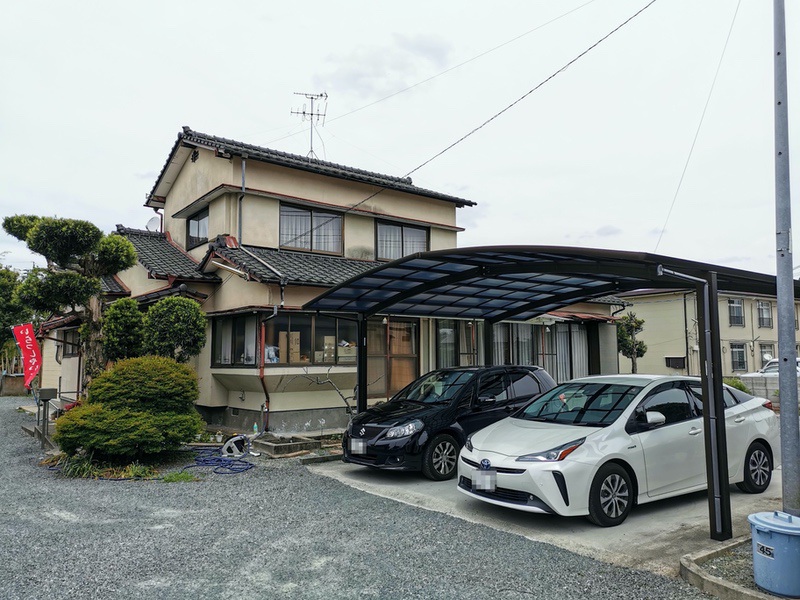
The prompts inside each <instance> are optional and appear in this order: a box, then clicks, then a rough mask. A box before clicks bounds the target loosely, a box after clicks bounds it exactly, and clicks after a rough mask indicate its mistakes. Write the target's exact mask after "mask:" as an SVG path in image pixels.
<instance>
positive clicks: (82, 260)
mask: <svg viewBox="0 0 800 600" xmlns="http://www.w3.org/2000/svg"><path fill="white" fill-rule="evenodd" d="M3 229H4V230H5V231H6V232H7V233H8V234H10V235H12V236H14V237H15V238H17V239H18V240H21V241H24V242H25V243H26V244H27V246H28V249H29V250H31V251H32V252H35V253H36V254H41V255H42V256H44V258H45V259H46V260H47V267H46V268H44V269H38V268H37V269H33V270H32V271H31V272H30V273H29V275H28V277H27V278H26V279H25V280H24V281H23V282H22V283H21V284H20V285H19V286H18V287H17V291H16V294H17V297H18V299H19V300H20V301H21V302H22V303H23V304H25V305H27V306H29V307H30V308H32V309H34V310H41V311H47V312H53V313H58V314H61V315H62V316H68V315H70V314H78V315H80V316H81V318H82V321H83V326H82V328H81V342H82V345H83V350H84V352H83V356H84V358H85V363H84V364H85V373H84V378H85V383H88V382H89V381H90V380H91V378H92V377H94V376H96V375H97V374H99V373H100V372H102V370H103V367H104V365H105V360H104V356H103V346H102V342H101V330H100V323H101V302H100V291H101V288H100V277H102V276H104V275H113V274H115V273H118V272H120V271H122V270H124V269H127V268H129V267H131V266H133V265H134V264H135V263H136V250H135V249H134V247H133V244H131V243H130V241H128V240H127V239H125V238H124V237H121V236H119V235H116V234H112V235H104V234H103V232H102V231H100V230H99V229H98V228H97V227H96V226H95V225H93V224H92V223H89V222H88V221H81V220H76V219H58V218H51V217H38V216H33V215H15V216H11V217H6V218H4V219H3Z"/></svg>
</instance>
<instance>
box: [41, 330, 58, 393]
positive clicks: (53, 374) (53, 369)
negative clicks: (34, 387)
mask: <svg viewBox="0 0 800 600" xmlns="http://www.w3.org/2000/svg"><path fill="white" fill-rule="evenodd" d="M48 335H55V332H53V333H50V334H48ZM41 350H42V369H41V371H39V381H40V383H39V387H43V388H56V389H58V380H59V378H60V377H61V365H59V364H58V363H57V362H56V342H55V341H53V340H48V339H45V340H42V345H41Z"/></svg>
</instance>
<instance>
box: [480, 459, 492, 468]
mask: <svg viewBox="0 0 800 600" xmlns="http://www.w3.org/2000/svg"><path fill="white" fill-rule="evenodd" d="M491 468H492V463H490V462H489V459H488V458H484V459H483V460H482V461H481V469H483V470H484V471H488V470H489V469H491Z"/></svg>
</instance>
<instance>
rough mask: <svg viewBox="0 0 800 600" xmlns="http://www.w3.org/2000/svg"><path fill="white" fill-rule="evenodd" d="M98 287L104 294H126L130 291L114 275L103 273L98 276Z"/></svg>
mask: <svg viewBox="0 0 800 600" xmlns="http://www.w3.org/2000/svg"><path fill="white" fill-rule="evenodd" d="M100 289H101V290H102V294H103V295H104V296H127V295H129V294H130V293H131V291H130V290H129V289H128V288H126V287H125V286H124V285H123V283H122V282H121V281H120V280H119V279H118V278H117V276H116V275H103V276H102V277H101V278H100Z"/></svg>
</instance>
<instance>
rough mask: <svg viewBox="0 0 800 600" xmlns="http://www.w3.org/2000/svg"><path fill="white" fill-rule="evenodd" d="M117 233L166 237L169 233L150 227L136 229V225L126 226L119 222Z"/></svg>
mask: <svg viewBox="0 0 800 600" xmlns="http://www.w3.org/2000/svg"><path fill="white" fill-rule="evenodd" d="M117 233H119V234H120V235H126V234H128V235H130V234H133V235H149V236H151V237H163V238H166V237H167V234H166V233H164V232H162V231H150V230H149V229H136V228H134V227H125V226H124V225H120V224H119V223H117Z"/></svg>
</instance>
